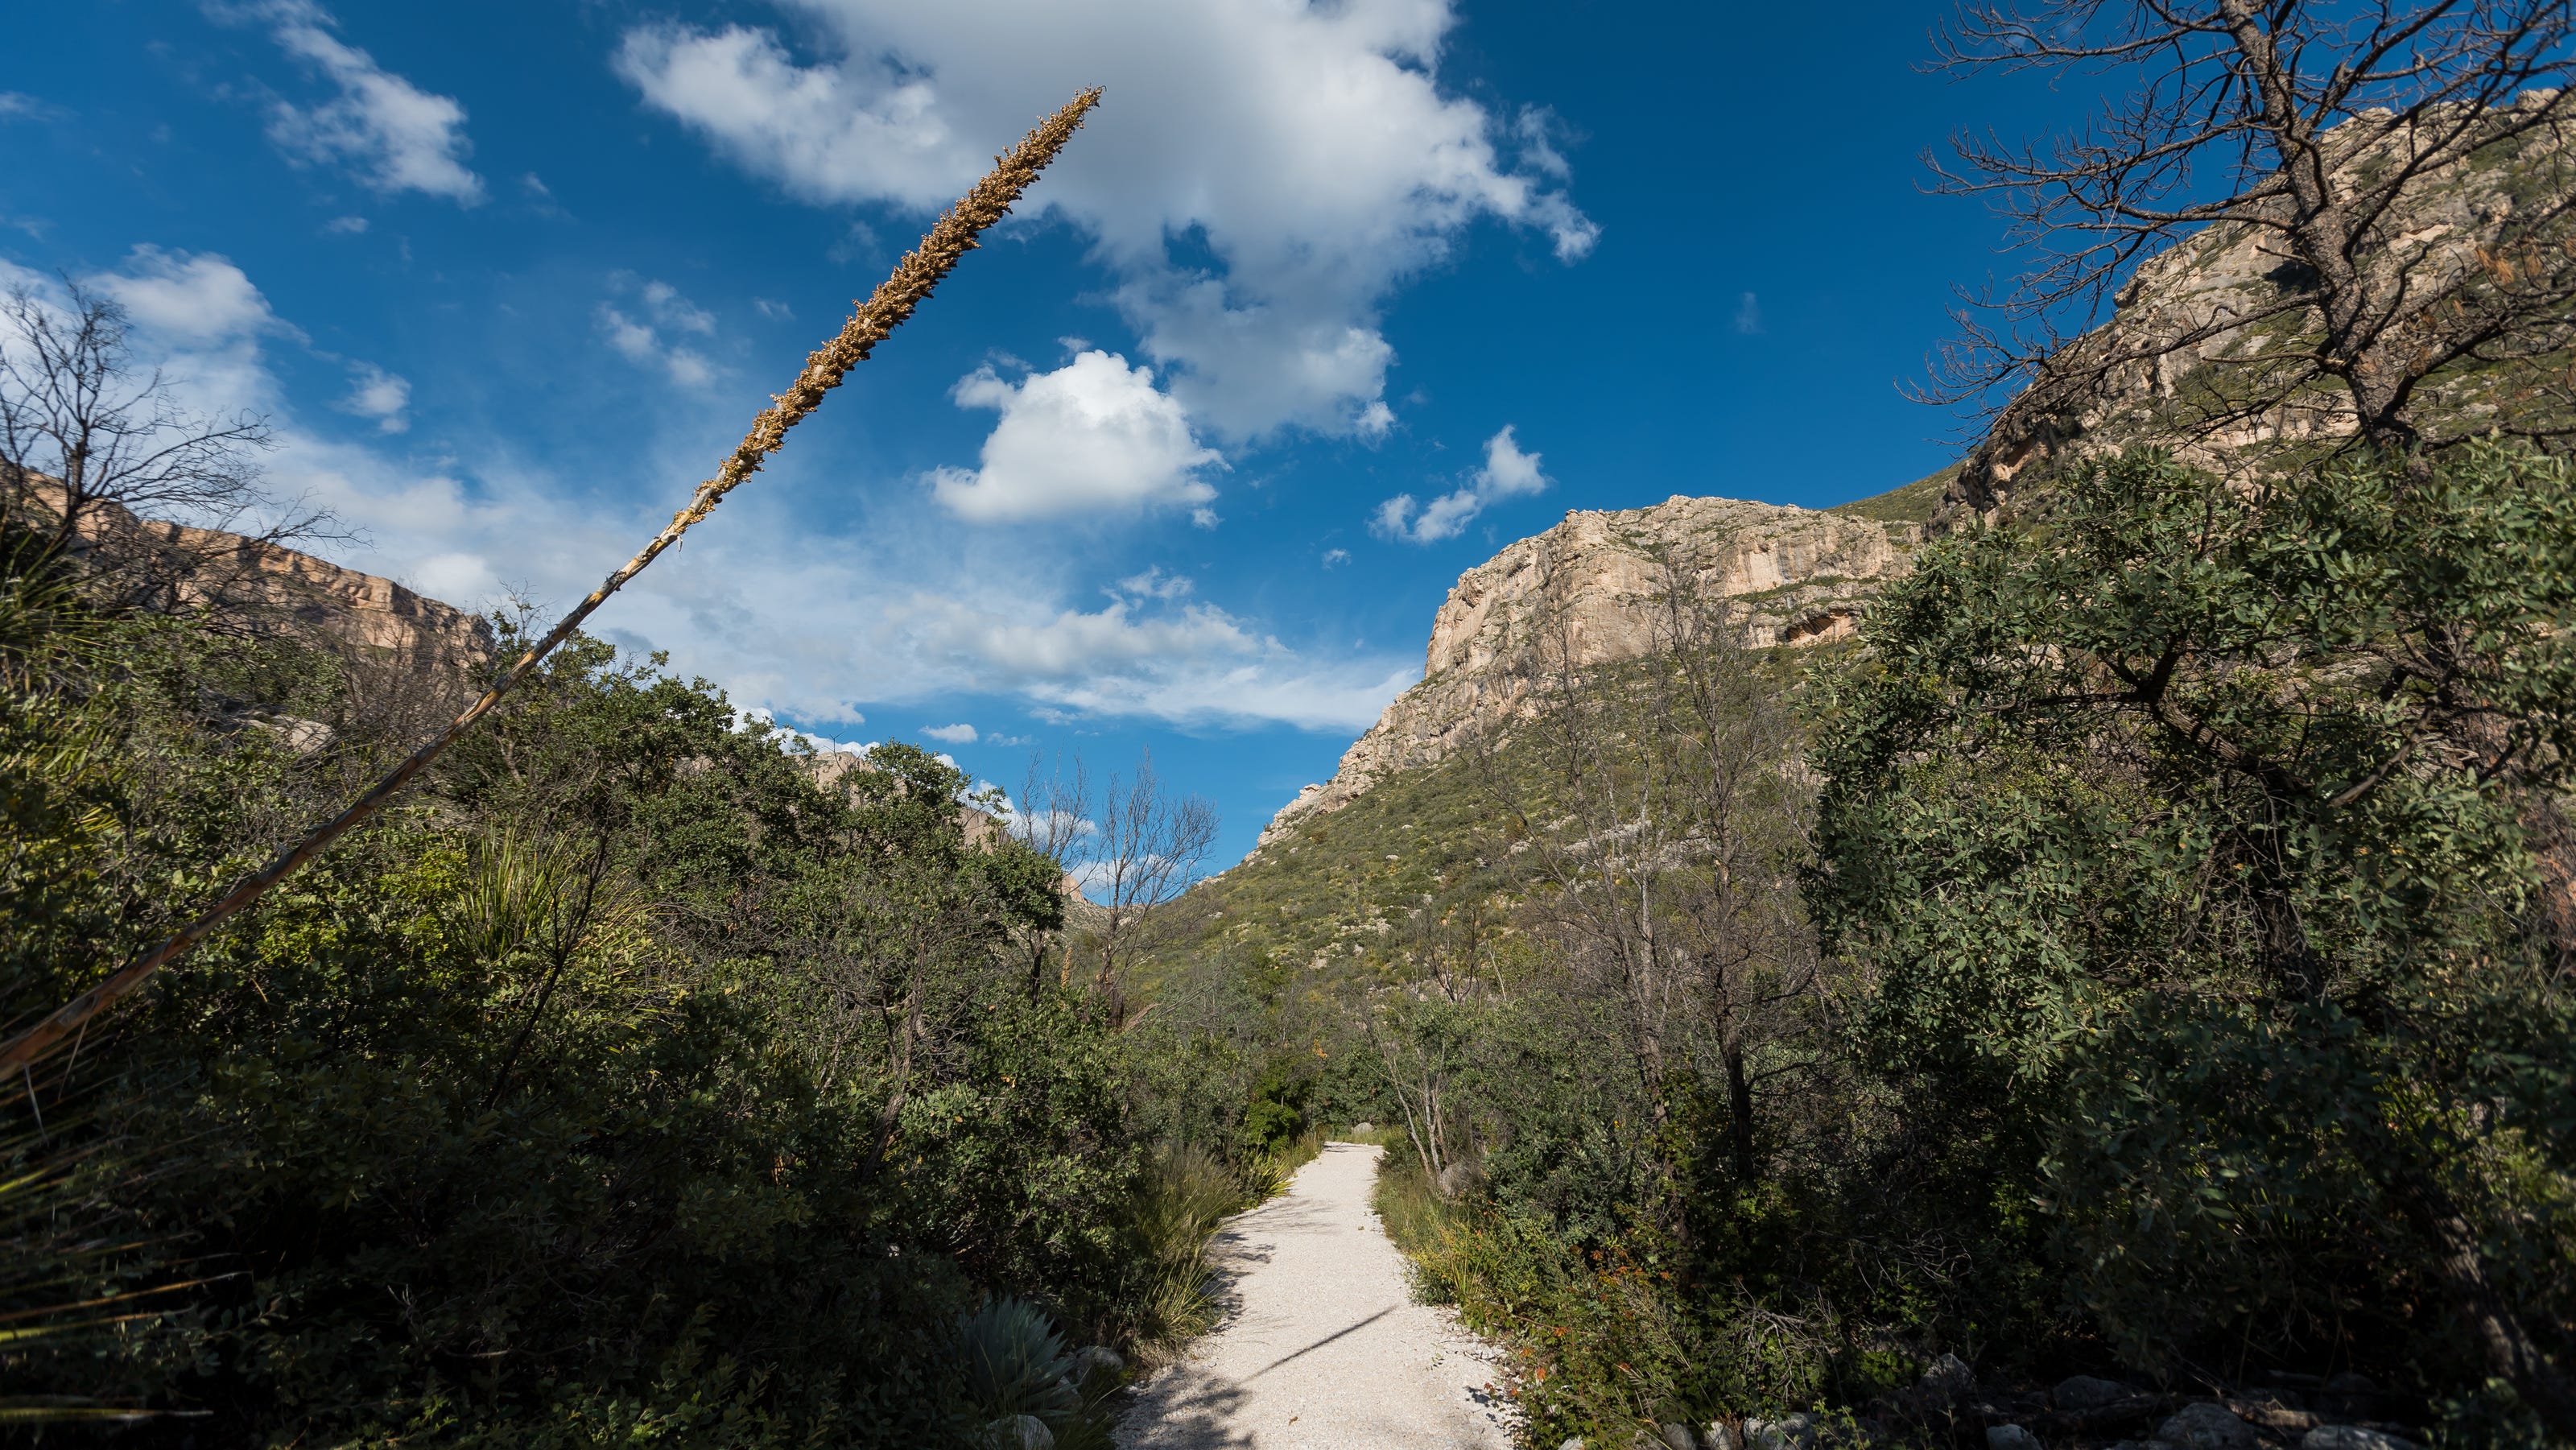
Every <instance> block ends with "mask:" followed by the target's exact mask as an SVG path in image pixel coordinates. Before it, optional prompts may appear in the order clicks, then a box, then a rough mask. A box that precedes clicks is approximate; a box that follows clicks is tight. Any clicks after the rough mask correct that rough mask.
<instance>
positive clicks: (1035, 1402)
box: [957, 1295, 1082, 1423]
mask: <svg viewBox="0 0 2576 1450" xmlns="http://www.w3.org/2000/svg"><path fill="white" fill-rule="evenodd" d="M957 1358H958V1362H959V1363H960V1364H961V1365H962V1366H964V1374H965V1381H966V1395H967V1398H968V1401H969V1402H970V1403H971V1404H973V1405H974V1407H975V1411H976V1413H977V1414H979V1415H982V1416H983V1417H985V1418H986V1419H987V1420H1000V1419H1008V1418H1009V1417H1011V1416H1013V1415H1034V1416H1036V1417H1037V1418H1039V1419H1041V1420H1046V1421H1050V1422H1056V1423H1060V1422H1062V1421H1063V1420H1064V1419H1065V1418H1067V1417H1068V1416H1070V1415H1071V1414H1072V1413H1073V1412H1074V1411H1075V1410H1077V1409H1079V1408H1081V1405H1082V1397H1081V1395H1080V1394H1079V1393H1078V1392H1077V1391H1076V1390H1075V1389H1074V1388H1073V1386H1072V1385H1070V1384H1068V1383H1066V1379H1067V1377H1068V1376H1070V1375H1071V1374H1072V1373H1073V1356H1072V1355H1071V1354H1069V1353H1067V1352H1066V1350H1065V1347H1064V1335H1063V1334H1062V1332H1060V1331H1059V1330H1057V1328H1056V1327H1055V1325H1054V1324H1053V1323H1051V1322H1050V1321H1049V1320H1048V1319H1047V1317H1046V1314H1045V1312H1044V1311H1042V1310H1040V1309H1039V1308H1038V1307H1037V1306H1036V1305H1034V1304H1031V1303H1029V1302H1028V1301H1026V1300H1023V1299H1014V1298H1011V1297H1009V1296H1008V1295H1000V1296H996V1297H994V1298H992V1299H988V1300H986V1301H984V1303H983V1304H982V1305H981V1306H980V1307H978V1308H977V1309H976V1310H975V1311H974V1312H973V1313H971V1314H968V1315H966V1316H965V1317H964V1318H963V1319H961V1320H959V1321H958V1325H957Z"/></svg>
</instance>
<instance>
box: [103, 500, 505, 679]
mask: <svg viewBox="0 0 2576 1450" xmlns="http://www.w3.org/2000/svg"><path fill="white" fill-rule="evenodd" d="M79 532H80V539H81V547H82V550H83V552H85V553H88V554H90V555H93V556H95V557H98V558H100V559H101V560H102V561H103V562H104V563H105V564H106V565H107V570H108V572H107V573H106V574H105V575H104V576H103V577H105V578H106V579H107V580H109V582H110V583H111V584H113V585H115V586H116V587H120V588H129V589H131V590H133V591H134V592H135V593H136V595H137V597H138V602H140V603H144V604H146V605H149V606H151V607H154V608H158V609H162V610H168V611H197V610H219V611H221V612H222V614H223V615H224V618H225V622H226V624H227V625H228V626H230V627H234V628H241V629H246V630H249V631H251V632H254V633H264V634H266V633H274V634H282V635H289V636H292V637H295V638H297V639H301V640H303V641H305V642H307V643H311V644H317V645H321V646H324V647H326V648H330V649H332V650H334V651H335V652H337V653H340V654H343V655H347V656H350V657H353V658H356V659H361V660H365V661H367V662H369V663H372V664H377V665H381V666H387V667H391V668H394V669H396V670H400V671H404V672H414V673H422V674H438V675H442V676H451V677H456V678H459V679H462V678H464V677H466V676H470V675H472V674H474V673H476V672H478V671H479V670H480V669H481V667H482V666H483V665H484V664H486V663H487V662H489V661H490V659H491V658H492V654H493V648H494V645H493V638H492V626H491V624H490V623H489V622H488V621H486V620H484V619H483V618H482V617H481V616H479V615H474V614H469V613H467V612H465V611H464V610H462V609H459V608H457V607H456V606H454V605H452V604H447V603H444V602H442V601H440V600H436V599H432V598H430V597H429V596H428V595H426V594H421V593H419V592H417V591H415V590H411V589H407V588H405V587H404V586H402V585H400V584H397V583H395V582H394V581H392V580H390V579H383V578H379V577H377V576H376V575H373V574H368V573H363V572H361V571H359V570H356V569H347V568H343V567H341V566H340V565H338V564H334V563H331V562H330V561H329V560H326V559H319V558H316V557H314V556H313V555H311V554H307V553H304V552H302V551H300V550H297V549H290V548H287V547H286V546H284V545H282V544H275V543H270V542H268V541H267V540H264V539H254V538H246V537H244V536H242V535H240V534H233V533H226V532H224V531H223V530H221V529H200V528H191V527H189V526H188V525H185V524H173V523H164V522H161V521H159V520H155V519H144V518H137V517H136V516H135V515H134V514H132V513H130V512H128V511H127V510H126V509H124V508H122V507H120V506H119V505H117V504H115V503H112V502H108V501H105V500H94V501H92V502H91V503H89V504H88V505H87V507H86V508H85V509H84V510H83V511H82V519H81V525H80V531H79Z"/></svg>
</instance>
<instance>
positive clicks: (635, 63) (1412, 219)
mask: <svg viewBox="0 0 2576 1450" xmlns="http://www.w3.org/2000/svg"><path fill="white" fill-rule="evenodd" d="M775 3H776V4H777V5H778V7H779V8H780V9H782V10H784V11H786V12H788V13H789V15H790V16H791V17H792V18H794V19H796V20H798V21H802V22H807V23H808V26H809V30H810V33H817V34H820V35H821V36H823V37H825V39H826V41H827V44H828V48H829V51H830V53H827V54H823V55H819V56H814V57H799V56H798V55H796V54H793V53H791V51H790V50H789V48H788V46H787V44H786V42H785V41H783V40H782V39H781V38H780V36H779V34H778V33H777V32H775V31H772V30H768V29H757V28H751V27H746V26H741V25H733V26H728V27H725V28H723V29H720V30H703V29H697V28H694V27H689V26H683V25H677V24H669V23H654V24H646V25H640V26H637V27H634V28H632V29H630V30H628V31H627V32H626V35H625V37H624V41H623V44H622V45H621V46H620V48H619V51H618V53H617V56H616V60H615V65H616V68H617V70H618V72H619V73H620V74H621V75H622V76H624V77H625V78H626V79H627V80H628V81H629V82H630V83H631V84H633V85H634V86H635V87H636V88H637V90H638V91H639V92H641V93H642V95H643V96H644V98H645V100H646V102H647V103H648V104H650V105H652V106H654V107H656V108H657V109H659V110H661V111H663V112H665V113H667V114H669V115H671V116H673V117H675V118H677V119H679V120H680V121H682V122H683V123H685V124H687V125H688V126H690V127H692V128H693V129H695V130H697V131H698V132H699V133H701V134H702V135H704V136H705V137H706V138H708V140H709V141H710V142H712V143H713V144H714V145H715V147H716V148H717V149H718V150H719V151H721V152H722V153H724V154H725V155H727V156H728V157H730V158H732V159H733V160H734V161H735V162H736V163H737V164H739V165H741V166H743V167H744V168H746V169H747V170H750V171H752V172H755V173H757V174H759V175H762V176H766V177H768V178H770V179H772V180H774V181H776V182H777V183H779V184H780V185H781V186H783V187H785V188H786V189H788V190H789V191H791V192H793V193H794V194H796V195H799V196H802V197H804V198H806V199H808V200H811V201H815V202H818V203H825V204H846V203H850V202H878V203H891V204H894V205H897V206H902V207H907V208H912V209H915V210H927V209H929V208H933V207H936V206H939V205H942V204H944V203H946V202H947V201H948V200H950V199H951V198H953V197H954V196H956V195H957V194H958V193H959V192H960V191H962V190H963V189H964V188H965V187H966V186H967V185H968V184H970V183H971V182H972V181H973V180H974V178H975V177H976V176H978V175H980V174H981V173H982V172H983V170H984V168H985V167H986V166H987V165H988V164H989V158H990V156H991V154H992V153H993V152H994V151H995V150H997V149H999V148H1000V147H1001V146H1003V145H1004V144H1006V143H1007V142H1008V141H1009V140H1011V139H1012V138H1014V137H1016V136H1017V135H1018V134H1019V133H1020V132H1021V131H1023V130H1025V129H1026V128H1027V126H1028V125H1029V123H1030V122H1031V120H1032V119H1033V118H1034V116H1033V112H1034V111H1035V110H1036V109H1037V108H1040V107H1043V106H1049V105H1054V104H1056V103H1058V102H1059V101H1060V100H1061V99H1062V98H1063V97H1066V96H1069V95H1070V94H1072V93H1073V91H1075V90H1076V89H1077V88H1079V87H1080V86H1083V85H1087V84H1093V83H1097V84H1100V85H1102V86H1104V87H1106V92H1107V96H1106V100H1105V102H1104V104H1103V106H1102V108H1101V110H1100V111H1099V112H1098V113H1096V114H1095V115H1094V117H1093V118H1092V120H1091V121H1090V123H1089V124H1088V126H1087V127H1086V130H1085V132H1084V134H1083V136H1082V137H1081V138H1080V139H1079V140H1078V141H1077V142H1075V144H1074V145H1073V146H1072V147H1071V148H1070V150H1069V151H1068V152H1067V153H1066V155H1065V157H1064V159H1063V160H1062V161H1060V162H1058V163H1057V165H1056V167H1055V169H1054V170H1053V171H1052V172H1051V173H1050V174H1049V175H1048V177H1047V179H1046V181H1045V182H1044V183H1043V184H1042V185H1041V186H1040V187H1039V188H1038V189H1037V191H1036V192H1034V193H1033V194H1032V198H1031V201H1030V203H1029V205H1030V207H1031V208H1032V209H1035V208H1049V209H1053V210H1054V211H1056V212H1057V213H1059V214H1061V215H1063V216H1065V217H1068V218H1070V219H1071V220H1073V221H1074V222H1075V223H1076V224H1078V225H1079V226H1081V227H1082V228H1083V229H1084V230H1085V231H1086V232H1088V233H1089V234H1090V235H1091V237H1092V238H1093V239H1094V241H1095V243H1096V250H1097V253H1098V255H1099V257H1100V258H1101V260H1102V261H1103V262H1104V263H1106V264H1107V265H1108V266H1109V267H1110V268H1111V269H1112V271H1113V273H1114V274H1115V277H1116V286H1115V288H1114V291H1113V294H1112V295H1113V296H1114V298H1115V300H1116V302H1117V304H1118V306H1119V307H1120V308H1121V310H1122V311H1124V312H1125V313H1126V315H1127V317H1128V319H1129V321H1130V322H1131V323H1132V324H1133V325H1134V326H1135V327H1136V329H1137V331H1138V333H1139V335H1140V336H1141V338H1142V339H1143V347H1144V352H1145V355H1146V356H1147V357H1148V358H1149V359H1150V360H1151V361H1153V362H1156V363H1158V364H1161V365H1163V366H1164V367H1165V368H1167V369H1169V370H1170V371H1171V374H1172V377H1171V380H1170V388H1171V392H1172V394H1173V396H1175V397H1176V398H1178V399H1179V400H1180V401H1181V402H1182V403H1183V404H1184V405H1185V406H1187V407H1188V408H1189V409H1190V410H1191V412H1192V414H1193V415H1194V416H1196V417H1198V418H1200V419H1202V420H1204V422H1205V423H1206V425H1207V426H1208V427H1210V428H1212V429H1213V430H1214V431H1215V432H1216V433H1217V434H1218V435H1220V436H1222V437H1227V438H1251V437H1257V436H1260V435H1263V434H1266V433H1268V432H1270V431H1272V430H1274V429H1277V428H1279V427H1282V426H1287V425H1294V426H1302V427H1307V428H1312V429H1316V430H1319V431H1324V432H1331V433H1355V434H1359V435H1362V436H1368V435H1372V434H1375V433H1382V432H1383V431H1384V430H1385V429H1386V428H1387V427H1388V426H1389V425H1390V424H1391V423H1392V422H1393V415H1392V413H1391V411H1390V410H1389V409H1388V408H1387V407H1386V405H1385V402H1384V399H1383V397H1382V394H1383V392H1384V390H1385V381H1386V372H1387V369H1388V367H1389V366H1390V365H1391V364H1392V363H1393V361H1394V352H1393V349H1392V348H1391V347H1390V346H1389V345H1388V343H1387V341H1386V339H1385V337H1384V336H1383V335H1382V334H1381V332H1380V330H1379V319H1378V309H1379V307H1380V306H1381V304H1382V303H1383V301H1384V299H1385V298H1386V297H1387V295H1388V294H1389V293H1390V292H1391V291H1392V290H1393V289H1394V288H1395V287H1396V286H1397V285H1399V284H1400V283H1401V282H1402V281H1403V280H1404V279H1405V278H1407V277H1409V276H1411V275H1413V274H1414V273H1416V272H1418V271H1420V270H1421V269H1422V268H1424V267H1426V266H1429V265H1432V264H1434V263H1436V262H1438V261H1439V260H1440V259H1441V258H1442V257H1443V256H1444V255H1445V254H1446V253H1447V251H1448V249H1449V248H1450V246H1451V245H1452V244H1453V243H1454V242H1455V240H1456V239H1457V238H1458V237H1459V236H1460V235H1461V234H1462V233H1463V232H1464V231H1465V230H1466V228H1467V227H1469V226H1470V225H1471V224H1473V223H1474V222H1476V221H1478V220H1480V219H1485V218H1495V219H1500V220H1502V221H1505V222H1507V223H1510V224H1513V225H1517V226H1523V227H1528V228H1532V229H1534V230H1536V231H1539V232H1541V233H1543V234H1544V235H1546V236H1547V238H1548V239H1549V241H1550V242H1551V243H1552V245H1553V247H1554V250H1555V251H1556V253H1557V255H1558V256H1559V257H1560V258H1563V259H1565V260H1568V261H1571V260H1574V259H1576V258H1579V257H1581V256H1583V255H1584V254H1585V253H1586V252H1588V251H1589V250H1590V248H1591V246H1592V244H1593V241H1594V239H1595V237H1596V236H1597V235H1598V229H1597V228H1596V227H1594V225H1593V224H1592V223H1591V222H1590V221H1589V220H1587V219H1586V218H1584V217H1583V215H1582V214H1581V213H1580V212H1578V211H1577V210H1576V209H1575V208H1574V206H1573V204H1572V202H1571V201H1569V200H1568V199H1567V197H1566V196H1565V194H1564V192H1563V191H1562V190H1561V189H1560V186H1559V184H1560V183H1561V182H1562V180H1563V178H1564V176H1565V174H1566V170H1567V168H1566V165H1565V161H1564V157H1563V155H1562V153H1561V152H1560V151H1559V150H1558V149H1557V147H1556V145H1555V143H1554V139H1553V137H1554V128H1553V126H1552V124H1551V123H1550V121H1549V120H1548V118H1547V117H1546V116H1545V115H1544V114H1543V113H1536V112H1522V113H1520V115H1518V116H1516V117H1510V118H1505V117H1500V116H1498V115H1497V114H1495V113H1494V112H1493V111H1491V110H1489V109H1488V108H1487V107H1486V106H1485V105H1483V104H1481V103H1479V102H1477V101H1475V100H1472V99H1469V98H1467V97H1465V96H1462V95H1459V94H1457V93H1455V92H1454V91H1451V90H1447V89H1444V88H1443V86H1442V83H1441V77H1440V74H1439V65H1440V60H1441V47H1442V43H1443V40H1444V38H1445V36H1446V35H1447V33H1448V31H1449V29H1450V27H1451V26H1452V25H1454V24H1455V23H1456V19H1457V17H1456V13H1455V10H1454V8H1453V3H1452V0H1345V3H1340V4H1334V5H1306V4H1276V3H1273V4H1230V5H1210V4H1206V3H1204V0H1135V3H1131V4H1125V5H1120V6H1115V7H1099V6H1072V5H1064V4H1060V3H1055V0H946V3H942V4H938V5H919V4H912V3H907V0H775ZM997 35H1007V36H1009V37H1010V43H1009V44H1007V45H997V44H995V43H994V37H995V36H997ZM1181 246H1186V247H1187V248H1188V252H1187V256H1186V258H1184V257H1183V256H1181V255H1177V254H1176V248H1177V247H1181ZM1208 258H1213V259H1214V261H1215V262H1216V263H1217V264H1218V265H1217V268H1216V270H1214V271H1211V270H1209V269H1208V268H1206V267H1205V266H1203V265H1202V262H1203V261H1204V260H1205V259H1208Z"/></svg>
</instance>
